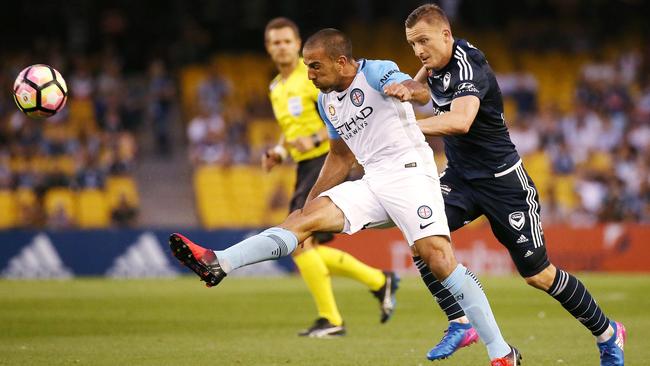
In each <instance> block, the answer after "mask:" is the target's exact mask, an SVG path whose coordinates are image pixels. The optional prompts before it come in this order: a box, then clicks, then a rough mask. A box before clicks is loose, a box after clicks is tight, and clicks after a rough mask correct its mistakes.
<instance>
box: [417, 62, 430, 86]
mask: <svg viewBox="0 0 650 366" xmlns="http://www.w3.org/2000/svg"><path fill="white" fill-rule="evenodd" d="M428 76H429V71H428V70H427V68H426V67H424V66H422V68H421V69H420V70H418V73H417V74H415V77H414V78H413V80H415V81H417V82H418V83H422V84H426V83H427V77H428Z"/></svg>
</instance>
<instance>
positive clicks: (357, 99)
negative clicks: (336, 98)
mask: <svg viewBox="0 0 650 366" xmlns="http://www.w3.org/2000/svg"><path fill="white" fill-rule="evenodd" d="M364 99H365V96H364V95H363V91H362V90H361V89H359V88H355V89H352V91H351V92H350V100H351V101H352V104H354V105H355V106H356V107H361V105H362V104H363V100H364Z"/></svg>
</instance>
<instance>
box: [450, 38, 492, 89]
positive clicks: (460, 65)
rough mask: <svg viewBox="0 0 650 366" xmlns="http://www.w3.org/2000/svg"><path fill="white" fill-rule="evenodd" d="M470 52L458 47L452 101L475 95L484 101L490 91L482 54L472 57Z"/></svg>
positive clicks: (454, 61) (455, 57)
mask: <svg viewBox="0 0 650 366" xmlns="http://www.w3.org/2000/svg"><path fill="white" fill-rule="evenodd" d="M470 52H471V51H470V50H465V49H463V48H462V47H460V46H459V47H456V49H455V51H454V58H453V59H452V62H453V63H454V64H455V67H454V68H453V70H454V74H455V75H452V80H453V81H454V83H453V84H452V86H453V91H454V94H453V97H452V99H456V98H460V97H464V96H466V95H474V96H476V97H478V98H479V99H480V100H483V98H484V97H485V95H486V94H487V92H488V89H489V82H488V79H487V75H486V74H485V72H484V71H483V67H482V66H481V61H482V62H485V60H484V58H483V56H482V54H481V55H479V54H474V53H472V54H471V55H470Z"/></svg>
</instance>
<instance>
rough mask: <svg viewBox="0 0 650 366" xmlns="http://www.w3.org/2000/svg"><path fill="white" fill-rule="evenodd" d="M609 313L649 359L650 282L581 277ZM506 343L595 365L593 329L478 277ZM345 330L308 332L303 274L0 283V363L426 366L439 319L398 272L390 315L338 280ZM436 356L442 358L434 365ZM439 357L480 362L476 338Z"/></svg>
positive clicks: (644, 360)
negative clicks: (207, 284) (336, 334)
mask: <svg viewBox="0 0 650 366" xmlns="http://www.w3.org/2000/svg"><path fill="white" fill-rule="evenodd" d="M579 277H580V278H581V279H582V280H583V281H584V282H585V284H586V285H587V287H588V288H589V289H590V291H591V292H592V294H593V295H594V296H595V297H596V299H597V300H598V302H599V304H600V305H601V306H602V308H603V309H604V310H605V312H606V313H607V314H608V315H610V316H612V317H614V318H615V319H616V320H619V321H621V322H623V323H624V324H625V325H626V327H627V330H628V334H629V335H628V342H627V344H626V351H627V352H626V362H627V364H628V365H650V361H648V360H650V347H649V346H650V343H649V342H648V339H650V317H648V316H647V315H646V314H647V313H646V309H648V308H649V307H650V281H649V280H648V276H643V275H611V274H607V275H596V274H590V275H581V276H579ZM481 280H482V282H483V285H484V287H485V290H486V291H487V294H488V297H489V298H490V301H491V304H492V308H493V310H494V312H495V314H496V317H497V321H498V322H499V324H500V326H501V329H502V332H503V334H504V336H505V337H506V339H507V340H508V341H509V342H511V343H512V344H513V345H516V346H517V347H518V348H519V349H520V351H521V352H522V354H523V356H524V360H523V361H524V363H523V365H525V366H528V365H535V366H537V365H572V366H574V365H575V366H579V365H598V364H599V363H598V351H597V350H596V345H595V344H594V340H593V337H592V336H591V334H590V333H589V332H588V331H586V330H585V329H584V328H583V327H582V326H581V325H580V324H579V323H578V322H577V321H575V320H574V319H573V318H572V317H571V316H570V315H569V314H568V313H566V312H565V311H564V310H563V309H562V308H561V307H560V305H559V304H557V303H556V302H555V300H553V299H552V298H550V297H549V296H547V295H545V294H544V293H542V292H540V291H536V290H534V289H532V288H529V287H527V286H526V285H525V284H524V282H523V281H522V280H521V279H519V278H514V277H512V278H511V277H505V278H496V277H491V278H490V277H488V278H481ZM334 289H335V294H336V297H337V300H338V304H339V308H340V310H341V312H342V314H343V317H344V319H345V321H346V326H347V328H348V335H347V336H346V337H344V338H340V339H324V340H321V339H304V338H298V337H297V336H296V332H297V331H298V330H300V329H302V328H304V327H306V326H308V325H310V323H311V322H312V321H313V320H314V318H315V317H316V315H315V311H314V306H313V304H312V302H311V298H310V297H309V294H308V293H307V291H306V288H305V286H304V284H303V283H302V280H301V279H300V278H299V277H289V278H273V279H250V278H248V279H243V278H233V279H230V278H229V279H226V280H225V281H224V282H223V283H222V284H221V285H220V286H219V287H218V288H213V289H206V288H204V287H203V286H202V285H201V284H200V283H199V281H198V280H196V279H195V278H194V277H185V278H180V279H173V280H106V279H76V280H71V281H42V282H37V281H7V280H0V355H1V356H0V365H48V366H54V365H372V366H381V365H427V364H430V362H429V361H427V360H426V358H425V355H426V352H427V351H428V350H429V348H431V347H432V346H433V345H434V344H435V343H436V342H437V341H438V340H439V339H440V337H441V336H442V330H444V328H445V327H446V322H445V318H444V316H443V314H442V312H441V311H440V310H439V308H438V307H437V305H436V304H435V303H434V302H433V300H432V299H431V297H430V295H429V293H428V292H427V291H426V289H425V288H424V287H423V285H422V284H421V283H420V280H419V278H414V277H413V278H406V279H404V280H403V281H402V283H401V288H400V290H399V292H398V294H397V295H398V308H397V312H396V314H395V316H394V318H393V319H392V320H391V321H390V322H388V323H387V324H385V325H380V324H379V311H378V308H377V303H376V300H375V299H374V298H373V297H372V296H371V295H370V293H368V291H367V290H366V289H365V288H363V286H361V285H359V284H358V283H355V282H352V281H350V280H347V279H334ZM435 364H438V363H435ZM439 364H440V365H445V364H446V365H457V366H462V365H472V366H475V365H487V364H488V361H487V354H486V352H485V347H483V345H482V344H480V343H479V344H478V345H473V346H472V347H469V348H465V349H463V350H461V351H460V352H458V353H457V354H455V355H454V356H453V357H452V358H450V359H449V360H446V361H442V362H441V363H439Z"/></svg>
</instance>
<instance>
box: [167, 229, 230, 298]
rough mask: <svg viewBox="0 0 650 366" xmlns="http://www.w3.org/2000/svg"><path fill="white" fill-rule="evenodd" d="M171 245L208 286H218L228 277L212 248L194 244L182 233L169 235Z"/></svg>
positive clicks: (180, 258)
mask: <svg viewBox="0 0 650 366" xmlns="http://www.w3.org/2000/svg"><path fill="white" fill-rule="evenodd" d="M169 247H170V248H171V250H172V253H173V254H174V257H176V259H178V260H179V261H180V262H181V263H182V264H183V265H185V266H186V267H188V268H189V269H191V270H192V271H194V272H195V273H196V274H197V275H198V276H199V277H200V278H201V280H202V281H204V282H205V285H206V286H207V287H212V286H216V285H218V284H219V282H221V280H223V278H224V277H226V272H224V271H223V269H222V268H221V265H219V260H218V259H217V256H216V255H215V254H214V252H213V251H212V250H209V249H206V248H203V247H202V246H200V245H197V244H194V243H193V242H192V241H191V240H189V239H188V238H186V237H184V236H183V235H181V234H177V233H174V234H171V235H170V236H169Z"/></svg>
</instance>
